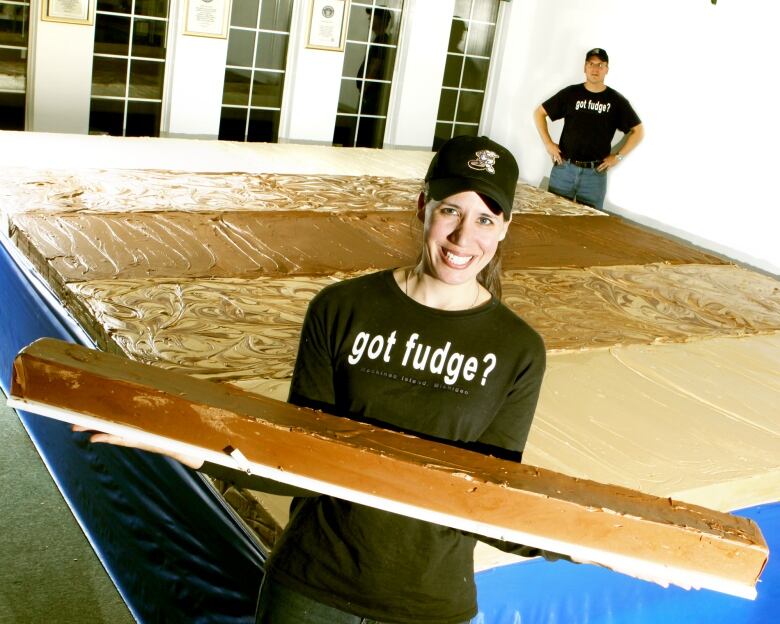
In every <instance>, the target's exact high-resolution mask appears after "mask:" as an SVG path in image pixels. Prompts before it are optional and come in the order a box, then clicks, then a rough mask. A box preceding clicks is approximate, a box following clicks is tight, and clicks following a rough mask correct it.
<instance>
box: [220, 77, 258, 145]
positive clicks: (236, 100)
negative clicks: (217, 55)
mask: <svg viewBox="0 0 780 624" xmlns="http://www.w3.org/2000/svg"><path fill="white" fill-rule="evenodd" d="M251 80H252V72H251V71H250V70H248V69H226V70H225V89H224V91H223V92H222V103H223V104H235V105H238V106H248V105H249V83H250V81H251ZM243 136H244V134H243V131H242V133H241V137H242V138H241V140H242V141H243V140H244V139H243Z"/></svg>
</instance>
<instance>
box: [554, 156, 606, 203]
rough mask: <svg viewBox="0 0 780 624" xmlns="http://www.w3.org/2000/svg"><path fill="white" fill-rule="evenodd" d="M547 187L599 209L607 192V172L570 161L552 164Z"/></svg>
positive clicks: (556, 192)
mask: <svg viewBox="0 0 780 624" xmlns="http://www.w3.org/2000/svg"><path fill="white" fill-rule="evenodd" d="M547 189H548V190H549V191H550V192H551V193H555V194H556V195H560V196H562V197H566V198H568V199H573V200H574V201H576V202H579V203H580V204H585V205H587V206H592V207H593V208H598V209H601V208H602V207H603V206H604V197H605V196H606V194H607V172H606V171H605V172H604V173H599V172H598V171H596V170H595V169H585V168H584V167H578V166H576V165H572V164H571V163H570V162H564V163H563V164H562V165H553V168H552V171H551V172H550V184H549V186H548V187H547Z"/></svg>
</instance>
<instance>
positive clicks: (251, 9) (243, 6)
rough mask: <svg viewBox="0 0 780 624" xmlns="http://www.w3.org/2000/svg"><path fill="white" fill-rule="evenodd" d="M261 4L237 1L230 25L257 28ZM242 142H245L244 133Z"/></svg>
mask: <svg viewBox="0 0 780 624" xmlns="http://www.w3.org/2000/svg"><path fill="white" fill-rule="evenodd" d="M259 3H260V0H236V1H235V2H233V8H232V10H231V13H230V25H231V26H244V27H246V28H257V7H258V5H259ZM220 138H222V137H220ZM241 140H242V141H243V140H244V133H243V131H242V133H241Z"/></svg>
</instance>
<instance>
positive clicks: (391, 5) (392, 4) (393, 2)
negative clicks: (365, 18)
mask: <svg viewBox="0 0 780 624" xmlns="http://www.w3.org/2000/svg"><path fill="white" fill-rule="evenodd" d="M374 4H375V5H377V4H381V5H382V6H383V7H387V8H388V9H397V11H393V15H395V16H396V19H397V18H398V16H399V15H401V7H403V5H404V0H381V1H380V2H377V1H376V0H374Z"/></svg>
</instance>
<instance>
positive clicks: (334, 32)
mask: <svg viewBox="0 0 780 624" xmlns="http://www.w3.org/2000/svg"><path fill="white" fill-rule="evenodd" d="M348 15H349V0H311V3H310V5H309V33H308V36H307V37H306V47H307V48H315V49H317V50H336V51H338V52H341V51H343V50H344V41H345V39H346V34H347V18H348Z"/></svg>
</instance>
